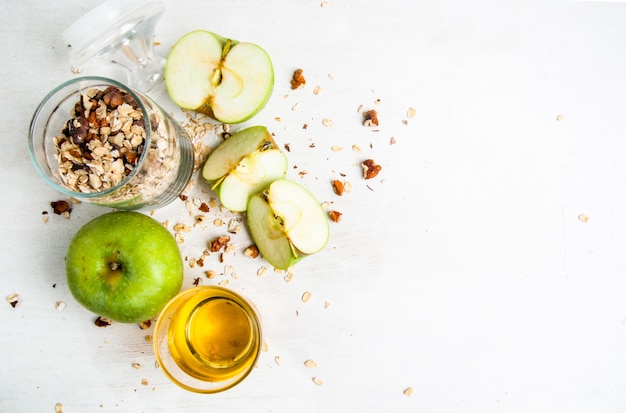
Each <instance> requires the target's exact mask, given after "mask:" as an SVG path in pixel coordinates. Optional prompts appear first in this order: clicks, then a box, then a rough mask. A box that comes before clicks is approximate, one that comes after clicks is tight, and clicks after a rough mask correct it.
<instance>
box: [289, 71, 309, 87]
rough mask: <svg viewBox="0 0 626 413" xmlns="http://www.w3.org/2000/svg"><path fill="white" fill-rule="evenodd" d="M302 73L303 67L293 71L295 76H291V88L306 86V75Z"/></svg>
mask: <svg viewBox="0 0 626 413" xmlns="http://www.w3.org/2000/svg"><path fill="white" fill-rule="evenodd" d="M302 73H303V70H302V69H297V70H296V71H295V72H293V77H292V78H291V89H293V90H296V89H301V88H303V87H304V85H305V84H306V79H305V78H304V75H303V74H302Z"/></svg>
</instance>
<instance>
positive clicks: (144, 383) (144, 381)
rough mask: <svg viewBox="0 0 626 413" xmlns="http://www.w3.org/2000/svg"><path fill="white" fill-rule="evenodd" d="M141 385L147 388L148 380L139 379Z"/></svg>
mask: <svg viewBox="0 0 626 413" xmlns="http://www.w3.org/2000/svg"><path fill="white" fill-rule="evenodd" d="M141 385H142V386H147V385H148V379H145V378H144V379H141Z"/></svg>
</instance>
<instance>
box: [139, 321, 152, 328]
mask: <svg viewBox="0 0 626 413" xmlns="http://www.w3.org/2000/svg"><path fill="white" fill-rule="evenodd" d="M150 326H152V320H145V321H142V322H141V323H139V328H140V329H142V330H147V329H149V328H150Z"/></svg>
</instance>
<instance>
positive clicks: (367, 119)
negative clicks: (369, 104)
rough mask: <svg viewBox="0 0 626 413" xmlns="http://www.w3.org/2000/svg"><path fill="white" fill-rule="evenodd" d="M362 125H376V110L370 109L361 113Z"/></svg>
mask: <svg viewBox="0 0 626 413" xmlns="http://www.w3.org/2000/svg"><path fill="white" fill-rule="evenodd" d="M363 118H364V120H363V126H378V112H376V111H375V110H374V109H370V110H368V111H365V113H363Z"/></svg>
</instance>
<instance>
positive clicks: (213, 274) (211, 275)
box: [204, 270, 217, 278]
mask: <svg viewBox="0 0 626 413" xmlns="http://www.w3.org/2000/svg"><path fill="white" fill-rule="evenodd" d="M204 275H205V276H206V277H207V278H215V277H217V272H215V271H213V270H207V271H205V272H204Z"/></svg>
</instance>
